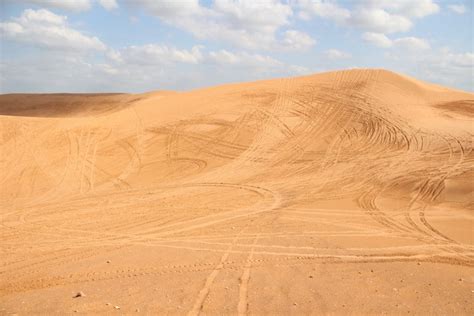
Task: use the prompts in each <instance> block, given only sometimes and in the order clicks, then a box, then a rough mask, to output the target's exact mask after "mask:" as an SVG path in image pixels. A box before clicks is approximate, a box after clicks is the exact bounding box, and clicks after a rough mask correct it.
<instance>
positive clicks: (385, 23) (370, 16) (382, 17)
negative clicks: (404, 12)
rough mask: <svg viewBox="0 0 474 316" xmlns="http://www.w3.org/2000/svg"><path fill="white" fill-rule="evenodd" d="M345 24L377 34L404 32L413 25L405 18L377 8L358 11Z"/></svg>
mask: <svg viewBox="0 0 474 316" xmlns="http://www.w3.org/2000/svg"><path fill="white" fill-rule="evenodd" d="M346 22H347V23H348V24H349V25H354V26H357V27H359V28H361V29H364V30H368V31H373V32H377V33H396V32H406V31H408V30H409V29H410V28H411V27H412V25H413V23H412V22H411V20H410V19H408V18H407V17H405V16H401V15H395V14H391V13H388V12H386V11H385V10H382V9H377V8H371V9H366V8H362V9H359V10H357V11H355V12H354V13H353V14H352V16H351V18H350V19H349V20H347V21H346Z"/></svg>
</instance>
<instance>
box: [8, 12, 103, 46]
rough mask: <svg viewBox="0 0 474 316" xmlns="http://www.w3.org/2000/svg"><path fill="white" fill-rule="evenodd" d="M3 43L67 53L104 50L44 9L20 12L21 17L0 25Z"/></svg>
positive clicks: (59, 17)
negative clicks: (28, 45) (8, 42)
mask: <svg viewBox="0 0 474 316" xmlns="http://www.w3.org/2000/svg"><path fill="white" fill-rule="evenodd" d="M0 31H1V33H2V36H3V37H4V38H5V39H9V40H12V41H18V42H24V43H28V44H31V45H34V46H38V47H46V48H50V49H67V50H80V51H84V50H105V49H106V46H105V45H104V44H103V43H102V42H101V41H100V40H99V39H98V38H97V37H91V36H87V35H84V34H82V33H81V32H79V31H77V30H75V29H73V28H71V27H70V26H69V25H68V24H67V17H66V16H62V15H56V14H54V13H52V12H50V11H48V10H46V9H39V10H32V9H27V10H25V11H23V13H22V14H21V16H20V17H18V18H13V19H11V20H10V21H7V22H0Z"/></svg>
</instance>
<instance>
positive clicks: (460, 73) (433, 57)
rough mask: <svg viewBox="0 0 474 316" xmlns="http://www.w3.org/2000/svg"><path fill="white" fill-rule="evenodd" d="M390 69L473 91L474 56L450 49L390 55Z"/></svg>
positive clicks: (388, 55)
mask: <svg viewBox="0 0 474 316" xmlns="http://www.w3.org/2000/svg"><path fill="white" fill-rule="evenodd" d="M386 56H387V59H388V60H387V61H388V62H389V63H390V62H392V64H391V65H390V64H389V65H390V68H392V69H394V70H396V71H400V72H404V73H406V74H409V75H412V76H414V77H416V78H420V79H423V80H428V81H431V82H436V83H439V84H442V85H447V86H452V87H457V88H461V89H465V90H466V91H472V90H473V86H472V80H473V78H472V69H473V67H474V54H473V53H471V52H464V53H459V52H452V51H451V50H450V49H448V48H442V49H438V50H432V51H426V52H424V53H423V54H413V53H410V52H408V53H406V54H401V53H400V52H393V53H388V54H387V55H386Z"/></svg>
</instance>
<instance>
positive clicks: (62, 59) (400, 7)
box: [0, 0, 474, 93]
mask: <svg viewBox="0 0 474 316" xmlns="http://www.w3.org/2000/svg"><path fill="white" fill-rule="evenodd" d="M473 23H474V19H473V2H472V1H471V0H293V1H276V0H274V1H272V0H256V1H250V0H249V1H232V0H208V1H198V0H176V1H172V0H167V1H161V0H0V32H1V42H0V44H1V47H0V50H1V51H0V53H1V55H0V92H1V93H9V92H113V91H117V92H144V91H150V90H188V89H195V88H199V87H205V86H211V85H216V84H222V83H228V82H240V81H252V80H258V79H266V78H277V77H287V76H298V75H306V74H311V73H316V72H322V71H329V70H335V69H347V68H386V69H390V70H393V71H397V72H401V73H405V74H408V75H411V76H413V77H416V78H418V79H422V80H425V81H429V82H434V83H439V84H442V85H446V86H450V87H454V88H458V89H462V90H467V91H473V90H474V87H473V65H474V54H473V28H474V26H473Z"/></svg>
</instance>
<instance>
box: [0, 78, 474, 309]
mask: <svg viewBox="0 0 474 316" xmlns="http://www.w3.org/2000/svg"><path fill="white" fill-rule="evenodd" d="M473 106H474V95H473V94H472V93H467V92H462V91H455V90H450V89H447V88H444V87H439V86H435V85H431V84H427V83H423V82H421V81H418V80H415V79H412V78H408V77H406V76H403V75H399V74H396V73H393V72H389V71H385V70H378V69H377V70H348V71H337V72H330V73H323V74H316V75H311V76H305V77H299V78H288V79H276V80H265V81H258V82H251V83H241V84H229V85H222V86H218V87H211V88H206V89H200V90H195V91H190V92H182V93H173V92H150V93H147V94H141V95H131V94H113V95H53V96H52V95H2V96H0V126H1V127H0V140H1V141H0V144H1V145H0V146H1V152H2V159H1V160H0V166H1V170H3V173H2V176H1V182H2V190H0V203H1V213H0V217H1V224H2V228H1V229H2V231H3V233H2V234H1V239H0V250H1V253H3V254H6V255H2V256H0V257H1V259H0V308H3V309H4V310H6V311H7V312H12V313H13V312H16V313H26V312H28V311H36V312H42V313H50V312H53V311H55V312H59V313H70V312H71V311H73V310H79V311H80V312H84V313H90V314H94V313H95V314H96V313H108V312H112V309H111V307H110V306H109V305H106V303H108V302H110V303H111V304H112V305H111V306H113V305H118V306H120V309H121V311H123V312H125V313H131V312H133V311H135V310H136V309H137V308H139V310H140V311H142V312H145V313H149V314H164V313H170V314H186V313H189V315H197V314H227V313H230V314H257V315H261V314H311V313H313V314H321V313H337V314H346V313H360V314H370V313H380V312H385V313H390V314H398V313H407V312H411V313H422V314H427V313H433V312H436V313H442V314H471V315H472V314H473V313H474V305H473V304H472V299H471V298H472V290H473V289H474V287H473V286H474V284H473V283H474V280H473V278H472V268H473V267H474V252H473V247H474V240H473V233H472V231H473V230H472V229H473V219H474V214H473V210H474V209H473V206H474V205H473V185H472V179H473V176H474V170H473V168H472V166H473V162H474V153H473V146H472V137H473V132H474V131H473V120H472V119H473V108H474V107H473ZM79 291H84V293H86V294H87V296H85V297H81V298H80V299H79V298H77V299H72V298H71V296H72V295H74V293H78V292H79ZM64 293H66V295H64ZM81 293H82V292H81ZM368 297H372V298H373V299H368ZM21 302H25V303H21ZM38 306H41V309H40V310H38V309H37V308H38ZM0 314H1V312H0Z"/></svg>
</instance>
